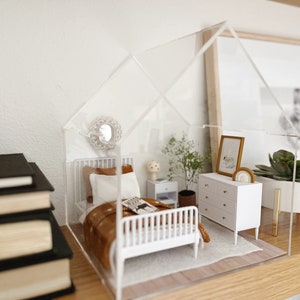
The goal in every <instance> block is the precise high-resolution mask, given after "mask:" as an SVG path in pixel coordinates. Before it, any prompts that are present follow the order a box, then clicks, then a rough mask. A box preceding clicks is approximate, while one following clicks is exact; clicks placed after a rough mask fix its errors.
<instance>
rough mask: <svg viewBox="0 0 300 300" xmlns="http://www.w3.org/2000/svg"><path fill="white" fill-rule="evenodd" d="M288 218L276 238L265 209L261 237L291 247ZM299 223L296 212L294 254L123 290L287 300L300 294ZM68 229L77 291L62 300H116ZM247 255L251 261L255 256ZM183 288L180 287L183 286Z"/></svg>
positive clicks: (177, 296)
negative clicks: (272, 233)
mask: <svg viewBox="0 0 300 300" xmlns="http://www.w3.org/2000/svg"><path fill="white" fill-rule="evenodd" d="M289 220H290V216H289V214H283V213H282V214H281V215H280V227H279V234H278V236H277V237H273V236H272V235H271V230H272V224H271V221H272V212H270V211H269V210H266V209H263V215H262V227H261V230H260V236H259V238H260V239H262V238H263V239H264V240H266V241H267V242H268V243H272V244H274V245H276V246H277V247H281V248H282V249H283V250H287V248H288V229H289ZM299 227H300V216H299V215H295V216H294V222H293V228H294V230H293V237H294V240H293V243H292V256H291V257H287V258H281V259H277V260H271V261H269V262H268V263H264V264H260V265H258V266H255V267H244V268H243V269H239V271H228V269H227V268H228V265H230V262H223V264H222V267H218V268H216V267H215V266H209V267H208V268H207V270H205V271H202V272H189V273H188V274H182V273H178V274H175V275H173V276H166V278H162V279H160V280H158V281H157V282H156V283H153V282H148V283H146V284H140V285H139V286H138V287H135V289H134V293H135V294H133V291H130V292H128V291H127V292H126V291H124V292H125V293H127V295H126V298H127V299H129V298H131V299H135V298H137V297H141V295H148V297H147V298H151V299H157V300H164V299H172V298H173V299H174V300H176V299H199V298H200V297H199V296H200V295H201V299H219V298H221V299H253V298H255V299H286V298H287V297H291V296H293V295H294V294H297V293H300V284H299V282H300V275H298V274H300V260H299V258H300V240H299V236H300V234H299V231H300V228H299ZM64 231H65V234H66V236H67V238H68V240H69V242H70V245H71V247H72V249H73V251H74V249H75V251H74V259H73V261H72V277H73V280H74V283H75V285H76V288H77V291H76V293H74V294H72V295H68V296H65V297H63V298H62V299H87V298H88V299H103V300H105V299H111V298H112V296H111V295H110V294H109V292H108V291H107V290H106V289H105V288H104V287H103V285H102V283H101V281H100V280H99V278H98V277H97V275H96V274H95V272H94V271H93V269H92V267H91V266H90V265H89V264H88V263H87V261H86V258H85V257H84V256H83V255H82V253H81V249H80V247H79V246H78V245H77V244H76V242H75V241H74V240H73V238H72V237H71V235H70V233H68V232H67V230H64ZM248 233H249V234H253V233H252V231H251V230H250V231H248V232H245V233H244V234H248ZM248 259H249V261H252V260H253V257H249V258H248ZM246 261H247V259H246ZM298 261H299V262H298ZM231 263H232V264H233V265H234V264H239V263H240V262H238V260H237V259H236V258H235V259H232V262H231ZM201 274H202V275H203V274H206V275H207V274H209V275H212V277H210V279H209V280H208V279H201V278H199V276H200V277H201V276H202V275H201ZM206 278H207V277H206ZM211 278H213V279H211ZM179 286H180V288H178V287H179ZM158 289H159V290H169V292H167V291H166V292H165V293H164V294H161V295H159V294H155V291H157V290H158ZM130 293H131V294H130ZM150 294H151V297H150Z"/></svg>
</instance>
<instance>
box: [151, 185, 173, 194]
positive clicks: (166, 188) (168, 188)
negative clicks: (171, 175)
mask: <svg viewBox="0 0 300 300" xmlns="http://www.w3.org/2000/svg"><path fill="white" fill-rule="evenodd" d="M174 191H177V182H164V183H160V184H156V185H155V192H156V194H159V193H168V192H174Z"/></svg>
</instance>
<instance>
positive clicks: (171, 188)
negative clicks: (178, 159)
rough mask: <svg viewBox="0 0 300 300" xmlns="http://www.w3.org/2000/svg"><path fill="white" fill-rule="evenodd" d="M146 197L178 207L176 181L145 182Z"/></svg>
mask: <svg viewBox="0 0 300 300" xmlns="http://www.w3.org/2000/svg"><path fill="white" fill-rule="evenodd" d="M147 197H148V198H153V199H156V200H159V201H161V202H164V203H165V204H169V205H173V206H174V207H175V208H177V206H178V183H177V182H176V181H167V180H163V181H151V180H147Z"/></svg>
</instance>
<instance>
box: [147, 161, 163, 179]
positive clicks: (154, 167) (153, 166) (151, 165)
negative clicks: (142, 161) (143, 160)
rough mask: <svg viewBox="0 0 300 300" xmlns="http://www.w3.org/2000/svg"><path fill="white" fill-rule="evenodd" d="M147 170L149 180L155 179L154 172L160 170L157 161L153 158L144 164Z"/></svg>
mask: <svg viewBox="0 0 300 300" xmlns="http://www.w3.org/2000/svg"><path fill="white" fill-rule="evenodd" d="M146 169H147V171H148V172H149V173H150V178H149V179H150V180H152V181H155V180H156V173H157V172H158V171H160V165H159V162H157V161H155V160H151V161H149V162H148V163H147V165H146Z"/></svg>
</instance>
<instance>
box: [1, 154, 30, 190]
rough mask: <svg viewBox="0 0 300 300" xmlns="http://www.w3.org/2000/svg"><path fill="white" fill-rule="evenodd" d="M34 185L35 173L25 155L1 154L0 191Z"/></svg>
mask: <svg viewBox="0 0 300 300" xmlns="http://www.w3.org/2000/svg"><path fill="white" fill-rule="evenodd" d="M32 184H34V171H33V170H32V168H31V166H30V165H29V163H28V162H27V160H26V158H25V156H24V154H23V153H11V154H0V189H3V188H12V187H16V186H30V185H32Z"/></svg>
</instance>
